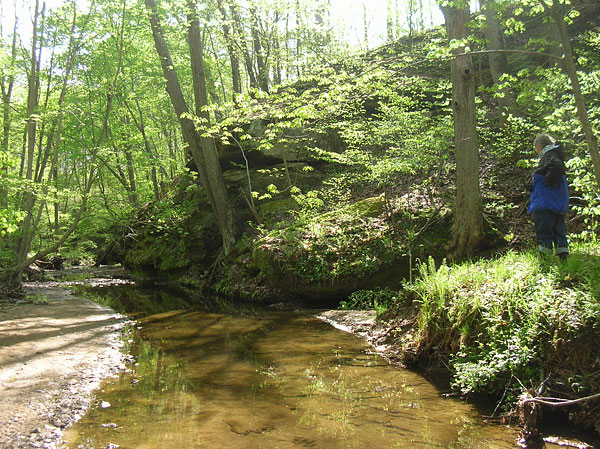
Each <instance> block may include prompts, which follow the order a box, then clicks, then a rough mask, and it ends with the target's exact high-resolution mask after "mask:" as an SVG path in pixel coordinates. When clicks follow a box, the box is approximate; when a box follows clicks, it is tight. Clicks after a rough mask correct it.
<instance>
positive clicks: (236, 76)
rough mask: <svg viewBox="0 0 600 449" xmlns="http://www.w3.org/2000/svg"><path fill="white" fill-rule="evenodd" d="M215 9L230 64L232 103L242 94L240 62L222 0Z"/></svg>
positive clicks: (218, 0)
mask: <svg viewBox="0 0 600 449" xmlns="http://www.w3.org/2000/svg"><path fill="white" fill-rule="evenodd" d="M217 8H218V9H219V12H220V13H221V20H222V21H223V22H222V25H221V28H222V30H223V36H224V37H225V45H226V47H227V53H228V54H229V63H230V64H231V79H232V82H233V92H234V96H233V101H234V102H235V94H239V93H241V92H242V80H241V77H240V61H239V59H238V57H237V54H236V51H235V40H234V38H233V37H232V36H231V28H230V26H229V24H228V19H227V13H226V12H225V7H224V6H223V0H217Z"/></svg>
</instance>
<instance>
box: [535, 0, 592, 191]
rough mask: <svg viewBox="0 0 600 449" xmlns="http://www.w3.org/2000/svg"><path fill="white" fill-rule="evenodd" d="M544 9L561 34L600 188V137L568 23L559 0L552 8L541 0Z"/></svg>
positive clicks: (565, 59)
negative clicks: (589, 109)
mask: <svg viewBox="0 0 600 449" xmlns="http://www.w3.org/2000/svg"><path fill="white" fill-rule="evenodd" d="M539 1H540V3H541V4H542V6H543V7H544V9H545V10H546V12H547V13H548V14H550V16H551V17H552V20H554V22H555V23H556V25H557V27H558V32H559V34H560V42H561V45H562V47H563V52H564V62H565V69H566V71H567V74H568V75H569V79H570V80H571V88H572V89H573V96H574V97H575V105H576V107H577V117H578V118H579V121H580V122H581V127H582V128H583V132H584V133H585V138H586V141H587V144H588V147H589V151H590V156H591V158H592V166H593V168H594V176H595V178H596V184H597V187H598V189H600V152H599V151H598V138H597V137H596V135H595V134H594V130H593V128H592V124H591V123H590V119H589V117H588V114H587V108H586V105H585V100H584V99H583V94H582V93H581V86H580V84H579V78H578V77H577V69H576V67H575V59H574V58H573V49H572V48H571V41H570V40H569V33H568V31H567V25H566V23H565V20H564V16H563V13H562V5H561V4H560V3H559V2H558V1H557V0H552V3H553V6H552V8H550V7H548V5H547V4H546V3H545V2H544V1H543V0H539Z"/></svg>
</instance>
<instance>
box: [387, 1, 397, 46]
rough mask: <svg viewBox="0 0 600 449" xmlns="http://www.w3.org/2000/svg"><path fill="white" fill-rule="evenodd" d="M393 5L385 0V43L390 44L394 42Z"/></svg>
mask: <svg viewBox="0 0 600 449" xmlns="http://www.w3.org/2000/svg"><path fill="white" fill-rule="evenodd" d="M394 16H395V13H394V4H393V3H392V0H387V21H386V28H387V41H388V42H392V41H393V40H394Z"/></svg>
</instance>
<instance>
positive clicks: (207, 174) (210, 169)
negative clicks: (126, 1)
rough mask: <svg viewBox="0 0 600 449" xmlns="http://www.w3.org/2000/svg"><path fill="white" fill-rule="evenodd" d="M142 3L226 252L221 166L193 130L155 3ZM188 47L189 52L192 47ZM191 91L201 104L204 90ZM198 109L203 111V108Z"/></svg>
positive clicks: (228, 239)
mask: <svg viewBox="0 0 600 449" xmlns="http://www.w3.org/2000/svg"><path fill="white" fill-rule="evenodd" d="M145 3H146V7H147V8H148V9H149V11H150V25H151V27H152V35H153V37H154V45H155V47H156V52H157V54H158V56H159V58H160V61H161V65H162V69H163V75H164V77H165V79H166V81H167V83H166V89H167V93H168V95H169V98H170V99H171V104H172V105H173V108H174V109H175V113H176V114H177V117H178V119H179V124H180V126H181V131H182V134H183V138H184V140H185V142H186V144H187V145H188V146H189V149H190V151H191V152H192V155H193V157H194V162H195V163H196V166H197V169H198V175H199V176H200V180H201V182H202V184H203V186H204V188H205V190H206V194H207V196H208V198H209V200H210V203H211V206H212V208H213V210H214V211H215V215H216V216H217V220H218V222H219V229H220V231H221V236H222V238H223V249H224V252H225V253H226V254H229V252H230V251H231V248H232V247H233V244H234V230H233V219H231V220H229V216H228V214H229V213H230V209H229V202H228V201H227V191H226V189H225V184H224V181H223V176H222V173H221V168H220V166H219V165H218V158H217V155H216V151H215V150H214V145H212V148H210V146H209V145H208V144H207V143H204V144H203V139H202V138H201V137H200V134H199V133H198V132H197V131H196V127H195V125H194V122H193V120H192V119H191V117H190V112H191V111H190V109H189V107H188V105H187V103H186V101H185V98H184V96H183V92H182V90H181V86H180V84H179V78H178V77H177V73H176V72H175V68H174V65H173V59H172V58H171V53H170V51H169V48H168V46H167V42H166V41H165V39H164V36H163V31H162V26H161V24H160V20H159V18H158V13H157V9H156V4H155V2H154V0H145ZM195 32H197V29H195V30H194V31H192V27H191V26H190V33H195ZM194 40H195V38H192V39H191V41H192V42H193V41H194ZM196 50H198V49H196ZM191 51H192V53H193V50H191ZM197 62H198V61H197V58H196V57H194V58H193V62H192V63H193V64H194V75H195V77H196V76H198V75H197V74H198V71H202V70H203V69H202V68H201V67H199V66H198V65H197ZM194 94H195V96H197V98H196V101H197V104H199V105H201V104H202V102H203V100H202V98H201V97H204V98H206V91H204V92H202V91H201V89H198V87H197V86H195V89H194ZM204 101H205V100H204ZM200 107H201V106H200ZM200 112H201V113H202V114H205V112H203V111H200ZM203 145H204V146H203ZM203 149H204V150H206V151H203ZM205 156H207V157H208V163H207V161H206V160H205ZM215 161H216V164H215ZM211 181H213V183H214V185H213V184H211Z"/></svg>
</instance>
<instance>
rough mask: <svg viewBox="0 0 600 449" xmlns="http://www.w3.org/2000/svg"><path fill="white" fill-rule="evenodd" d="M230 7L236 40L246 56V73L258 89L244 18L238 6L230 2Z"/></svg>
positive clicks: (251, 84)
mask: <svg viewBox="0 0 600 449" xmlns="http://www.w3.org/2000/svg"><path fill="white" fill-rule="evenodd" d="M229 9H230V11H231V18H232V22H233V33H234V38H235V42H236V43H237V46H238V48H239V50H240V52H241V53H242V56H243V57H244V63H245V66H246V73H247V74H248V79H249V81H250V86H251V87H254V88H255V89H258V88H259V85H258V81H257V79H256V74H255V71H254V65H253V64H252V58H250V53H249V52H248V47H247V46H246V39H245V37H244V28H243V27H242V19H241V18H240V13H239V12H238V10H237V7H236V6H235V5H234V4H230V5H229Z"/></svg>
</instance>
